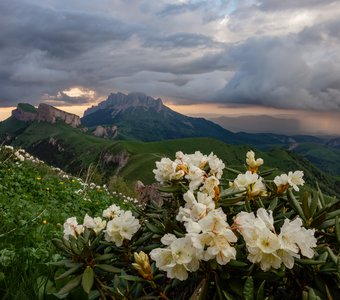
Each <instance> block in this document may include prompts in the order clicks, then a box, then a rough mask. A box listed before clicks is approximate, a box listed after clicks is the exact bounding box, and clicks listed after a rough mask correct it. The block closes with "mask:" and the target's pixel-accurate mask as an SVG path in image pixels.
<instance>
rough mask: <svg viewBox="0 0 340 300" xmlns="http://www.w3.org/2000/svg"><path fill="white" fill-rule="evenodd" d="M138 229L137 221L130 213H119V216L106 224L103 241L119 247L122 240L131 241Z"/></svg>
mask: <svg viewBox="0 0 340 300" xmlns="http://www.w3.org/2000/svg"><path fill="white" fill-rule="evenodd" d="M139 228H140V224H139V221H138V219H136V218H135V217H134V216H133V215H132V213H131V211H121V212H120V214H119V215H117V216H116V217H114V218H113V219H112V220H111V221H109V222H107V225H106V230H105V240H106V241H108V242H113V243H115V244H116V246H121V245H122V244H123V241H124V239H127V240H131V238H132V236H133V235H134V234H135V233H136V232H137V230H138V229H139Z"/></svg>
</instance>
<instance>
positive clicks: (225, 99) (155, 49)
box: [0, 0, 340, 110]
mask: <svg viewBox="0 0 340 300" xmlns="http://www.w3.org/2000/svg"><path fill="white" fill-rule="evenodd" d="M247 3H248V4H247ZM249 3H250V4H249ZM337 8H338V9H340V5H339V3H338V2H336V1H323V0H311V1H309V0H308V1H307V0H302V1H293V0H288V1H272V0H270V1H269V0H262V1H251V2H239V1H185V2H183V1H175V0H173V1H169V0H159V1H157V3H156V2H155V3H154V4H153V5H150V2H149V1H146V0H139V1H137V0H128V1H123V0H121V1H106V0H105V1H100V2H95V3H94V2H93V1H88V0H82V1H80V0H75V1H71V2H70V1H66V0H49V1H42V0H20V1H11V0H2V1H0V27H1V29H2V30H0V106H13V105H16V104H17V103H18V102H22V101H28V102H31V103H33V104H38V103H39V102H40V101H45V100H48V101H51V100H53V101H55V102H56V103H58V101H59V102H60V103H63V104H65V103H66V104H67V103H68V104H70V105H72V104H82V103H84V104H86V103H88V102H90V101H92V100H93V99H92V98H89V97H86V96H81V97H70V96H68V95H67V94H65V93H64V91H65V90H67V89H70V88H71V87H74V86H79V87H83V88H88V89H90V90H94V91H95V92H96V95H98V97H105V95H108V94H109V93H110V92H112V91H118V90H124V91H141V92H145V93H148V94H150V95H152V96H155V97H156V96H163V97H169V98H172V99H177V101H178V103H180V102H181V103H185V104H187V103H195V102H220V103H235V104H255V105H263V106H269V107H278V108H297V109H314V110H340V53H339V51H338V50H339V48H340V34H339V32H340V21H339V18H338V16H337V13H336V11H337ZM173 101H176V100H173Z"/></svg>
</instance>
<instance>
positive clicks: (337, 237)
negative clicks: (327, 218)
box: [335, 216, 340, 244]
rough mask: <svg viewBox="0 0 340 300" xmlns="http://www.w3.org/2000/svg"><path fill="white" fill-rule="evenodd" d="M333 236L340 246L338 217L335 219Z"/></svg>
mask: <svg viewBox="0 0 340 300" xmlns="http://www.w3.org/2000/svg"><path fill="white" fill-rule="evenodd" d="M335 234H336V239H337V240H338V243H339V244H340V219H339V217H338V216H336V218H335Z"/></svg>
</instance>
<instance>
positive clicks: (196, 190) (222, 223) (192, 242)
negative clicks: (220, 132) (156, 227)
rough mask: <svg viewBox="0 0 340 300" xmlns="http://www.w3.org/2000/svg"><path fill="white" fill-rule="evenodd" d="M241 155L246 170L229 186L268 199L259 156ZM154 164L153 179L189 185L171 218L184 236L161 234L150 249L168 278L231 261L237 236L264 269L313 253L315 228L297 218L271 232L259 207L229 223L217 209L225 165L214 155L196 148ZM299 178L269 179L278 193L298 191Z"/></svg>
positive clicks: (250, 257) (250, 196) (184, 276)
mask: <svg viewBox="0 0 340 300" xmlns="http://www.w3.org/2000/svg"><path fill="white" fill-rule="evenodd" d="M246 156H247V158H246V163H247V171H246V172H245V173H244V174H239V175H238V176H237V178H236V179H235V180H234V181H233V182H232V183H230V184H229V185H230V186H231V187H233V188H234V189H235V191H236V195H238V196H244V199H245V200H246V201H248V200H254V201H255V200H256V199H258V198H264V197H267V196H268V195H269V193H270V192H269V191H267V188H266V184H265V182H264V179H263V178H262V177H261V176H259V174H258V169H259V167H260V166H261V165H262V164H263V159H261V158H258V159H255V153H254V152H253V151H249V152H248V153H247V155H246ZM156 167H157V168H156V169H155V170H153V173H154V174H155V178H156V180H157V181H159V182H160V183H168V184H171V183H173V182H181V183H182V184H184V185H185V186H187V189H188V190H187V191H186V192H185V193H184V194H183V201H184V205H183V206H181V207H179V210H178V214H177V216H176V220H177V221H179V222H182V223H183V225H184V227H185V229H186V232H185V235H184V237H180V238H178V237H176V236H175V235H173V234H166V235H165V236H163V238H162V239H161V242H162V244H163V245H164V246H165V247H163V248H156V249H153V250H152V251H151V252H150V256H151V258H152V259H153V260H154V261H155V262H156V266H157V267H158V268H159V269H160V270H163V271H165V272H167V276H168V277H169V278H177V279H179V280H185V279H187V278H188V272H194V271H197V270H198V268H199V265H200V261H209V260H216V262H217V263H218V264H219V265H225V264H227V263H228V262H229V261H231V260H233V259H236V249H235V247H234V246H233V245H234V243H236V242H237V241H238V238H237V236H238V235H241V236H242V237H243V239H244V241H245V242H246V248H247V251H248V260H249V261H251V262H253V263H259V264H260V267H261V269H262V270H263V271H268V270H269V269H270V268H274V269H277V268H279V267H280V266H281V265H282V263H283V264H284V265H285V266H286V267H287V268H292V267H293V265H294V258H298V257H300V254H299V253H301V254H302V255H303V256H306V257H308V258H311V257H313V255H314V252H313V250H312V248H313V247H315V246H316V239H315V237H314V230H311V229H309V230H307V229H305V228H304V227H302V221H301V219H300V218H299V217H297V218H296V219H295V220H293V221H290V220H289V219H286V220H285V221H284V224H283V226H282V227H281V229H280V234H276V232H275V228H274V218H273V214H272V211H269V212H267V210H266V209H264V208H260V209H258V210H257V216H255V214H254V213H253V212H245V211H242V212H240V213H238V214H237V215H236V217H235V218H234V224H233V226H231V227H230V226H229V224H228V223H227V215H226V214H225V212H224V211H223V209H222V207H218V206H219V201H218V200H219V197H220V187H219V185H220V180H221V178H222V175H223V169H224V168H225V165H224V163H223V162H222V161H221V160H220V159H219V158H217V157H216V155H214V154H213V153H211V154H210V155H209V156H206V155H203V154H202V153H201V152H198V151H197V152H195V153H194V154H190V155H188V154H183V153H182V152H177V153H176V159H175V160H174V161H172V160H170V159H169V158H163V159H162V160H161V161H159V162H156ZM302 177H303V172H302V171H296V172H294V173H293V172H289V174H288V175H286V174H282V175H281V176H277V177H275V179H274V183H275V184H276V186H277V187H278V190H279V187H280V186H284V189H283V188H280V193H283V192H284V191H285V190H286V189H287V188H288V187H289V186H292V187H293V188H294V189H295V190H298V187H297V186H298V185H303V183H304V180H303V179H302ZM278 193H279V192H278Z"/></svg>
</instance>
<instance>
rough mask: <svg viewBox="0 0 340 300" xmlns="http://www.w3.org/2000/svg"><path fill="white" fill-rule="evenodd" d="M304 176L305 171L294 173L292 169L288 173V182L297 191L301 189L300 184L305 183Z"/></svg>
mask: <svg viewBox="0 0 340 300" xmlns="http://www.w3.org/2000/svg"><path fill="white" fill-rule="evenodd" d="M302 177H303V171H295V172H294V173H293V172H292V171H290V172H289V173H288V183H289V185H290V186H292V187H293V189H294V190H295V191H299V188H298V185H303V184H304V183H305V181H304V180H303V178H302Z"/></svg>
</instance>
